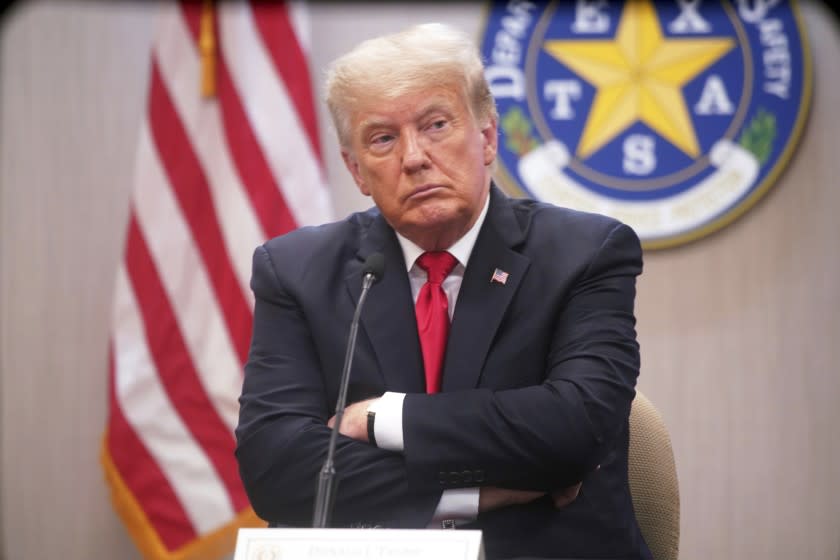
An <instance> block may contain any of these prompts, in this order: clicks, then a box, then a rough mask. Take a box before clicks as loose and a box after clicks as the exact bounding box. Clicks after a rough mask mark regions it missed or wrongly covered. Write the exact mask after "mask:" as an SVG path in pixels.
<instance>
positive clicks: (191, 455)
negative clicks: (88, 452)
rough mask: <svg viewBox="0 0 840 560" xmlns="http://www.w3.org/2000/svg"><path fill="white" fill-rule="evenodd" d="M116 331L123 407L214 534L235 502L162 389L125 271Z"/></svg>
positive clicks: (197, 523) (185, 501)
mask: <svg viewBox="0 0 840 560" xmlns="http://www.w3.org/2000/svg"><path fill="white" fill-rule="evenodd" d="M114 325H115V327H114V333H113V340H114V350H115V352H114V360H115V363H114V369H115V371H114V373H115V375H114V377H115V390H116V399H117V402H118V406H119V408H120V409H121V410H122V412H123V415H124V416H125V418H126V420H127V421H128V423H129V424H130V425H131V426H132V427H133V428H134V430H135V432H136V433H137V436H138V437H139V438H140V439H141V441H142V442H143V444H144V445H145V446H146V448H147V449H148V451H149V453H150V454H151V456H152V457H153V458H154V459H155V462H156V463H157V464H158V466H159V467H160V469H161V471H162V472H163V474H164V475H165V476H166V478H167V480H169V482H170V484H171V486H172V489H173V491H174V492H175V494H176V495H177V496H178V500H179V501H180V502H181V505H182V506H183V508H184V511H186V513H187V516H188V517H189V519H190V521H191V522H192V524H193V526H194V527H195V529H196V530H197V531H198V532H199V533H203V532H209V531H212V530H214V529H216V528H218V527H219V526H221V525H223V524H224V523H226V522H228V521H229V520H230V519H231V518H232V517H233V516H234V512H233V507H232V505H231V502H230V498H229V497H228V493H227V490H226V489H225V487H224V485H223V484H222V481H221V480H220V479H219V477H218V476H217V474H216V471H215V470H214V468H213V465H212V464H211V463H210V461H209V460H208V459H207V456H206V455H205V454H204V452H203V450H202V449H201V447H200V446H199V445H197V444H196V442H195V440H194V439H193V438H192V435H191V434H190V433H189V431H188V430H187V428H186V426H185V425H184V423H183V422H182V421H181V418H180V417H179V416H178V414H177V413H176V412H175V410H174V409H173V407H172V403H171V402H170V400H169V397H168V395H167V394H166V391H165V390H164V388H163V386H162V385H161V383H160V379H159V378H158V373H157V371H156V369H155V366H154V362H153V360H152V359H151V356H150V354H149V349H148V346H147V344H146V338H145V333H144V328H143V319H142V315H141V314H140V311H139V309H138V307H137V301H136V299H135V297H134V292H133V290H132V288H131V284H130V282H129V280H128V275H127V272H126V269H125V267H123V266H120V268H119V271H118V273H117V288H116V294H115V305H114Z"/></svg>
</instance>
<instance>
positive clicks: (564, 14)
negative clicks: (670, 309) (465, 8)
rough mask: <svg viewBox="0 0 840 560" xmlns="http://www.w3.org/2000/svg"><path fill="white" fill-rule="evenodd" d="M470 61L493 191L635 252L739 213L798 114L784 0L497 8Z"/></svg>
mask: <svg viewBox="0 0 840 560" xmlns="http://www.w3.org/2000/svg"><path fill="white" fill-rule="evenodd" d="M481 51H482V55H483V56H484V58H485V60H486V63H487V68H486V75H487V78H488V81H489V82H490V86H491V89H492V91H493V95H494V96H495V98H496V103H497V106H498V109H499V131H500V137H499V158H498V159H499V163H500V167H499V170H498V172H497V179H498V182H499V183H500V185H501V186H502V187H503V188H504V189H505V190H506V191H508V192H509V193H511V194H513V195H529V196H531V197H534V198H537V199H539V200H544V201H547V202H552V203H554V204H558V205H561V206H568V207H571V208H577V209H580V210H587V211H592V212H598V213H601V214H607V215H610V216H613V217H615V218H617V219H619V220H622V221H624V222H625V223H627V224H629V225H631V226H632V227H633V228H634V229H635V230H636V232H637V233H638V235H639V237H640V238H641V240H642V244H643V245H644V246H645V248H651V249H656V248H662V247H671V246H675V245H678V244H681V243H684V242H687V241H690V240H694V239H698V238H700V237H702V236H704V235H706V234H708V233H710V232H712V231H715V230H717V229H719V228H721V227H723V226H724V225H726V224H728V223H730V222H731V221H732V220H734V219H735V218H736V217H738V216H739V215H741V214H742V213H743V212H745V211H746V210H747V209H748V208H749V207H750V206H752V205H753V204H754V203H755V202H756V201H757V200H758V199H759V198H760V197H761V196H762V195H763V194H764V193H765V192H766V191H767V190H768V189H769V188H770V186H771V185H772V184H773V182H774V181H775V180H776V178H777V177H778V175H779V173H780V172H781V170H782V169H783V168H784V166H785V165H786V164H787V162H788V160H789V159H790V157H791V153H792V152H793V149H794V147H795V145H796V143H797V141H798V139H799V137H800V135H801V133H802V129H803V126H804V123H805V120H806V116H807V114H808V108H809V105H810V97H811V80H812V78H811V62H810V54H809V51H808V46H807V42H806V38H805V34H804V28H803V24H802V21H801V16H800V15H799V12H798V7H797V6H796V5H795V3H794V0H738V1H737V2H735V3H730V2H727V1H726V0H720V1H707V2H702V1H701V0H671V1H667V2H666V1H662V2H658V1H657V2H654V1H652V0H626V1H624V2H608V1H606V0H577V1H568V2H551V3H538V2H525V1H516V0H513V1H508V2H499V3H493V4H491V5H490V8H489V10H488V14H487V23H486V26H485V29H484V33H483V36H482V38H481Z"/></svg>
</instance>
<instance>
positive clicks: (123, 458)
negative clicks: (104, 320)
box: [107, 348, 197, 550]
mask: <svg viewBox="0 0 840 560" xmlns="http://www.w3.org/2000/svg"><path fill="white" fill-rule="evenodd" d="M109 359H110V364H109V372H110V373H109V377H110V383H109V388H108V401H109V405H110V412H111V415H110V418H109V419H108V434H107V446H108V454H109V455H110V457H111V461H112V462H113V463H114V466H115V467H116V469H117V471H119V474H120V478H121V479H122V480H123V483H124V484H125V485H126V486H127V487H128V488H129V489H130V491H131V493H132V494H133V495H134V497H135V499H136V500H137V501H138V502H139V503H141V504H142V505H143V512H144V513H145V515H146V516H147V518H148V519H149V523H151V525H152V526H153V527H154V529H155V532H156V533H157V534H158V536H159V537H160V539H161V541H162V542H163V544H164V546H166V548H167V549H169V550H175V549H177V548H179V547H181V546H183V545H184V544H186V543H188V542H190V541H191V540H193V539H194V538H196V536H197V535H196V532H195V529H194V527H193V525H192V523H191V522H190V520H189V517H188V516H187V512H186V511H185V510H184V508H183V507H182V506H181V502H180V501H179V500H178V497H177V496H176V495H175V492H174V490H173V489H172V486H171V485H170V484H169V481H168V480H167V479H166V476H165V475H164V474H163V471H161V470H160V467H159V466H158V464H157V462H156V461H155V459H154V458H153V457H152V455H151V454H150V453H149V451H148V450H147V449H146V446H145V445H143V442H142V441H140V438H139V437H137V433H136V432H135V431H134V428H132V427H131V425H130V424H129V423H128V421H127V420H126V418H125V416H123V413H122V409H121V408H120V403H119V402H118V401H117V395H116V392H115V389H114V386H115V377H114V376H115V375H116V374H117V372H116V371H115V370H114V367H115V366H114V356H113V348H111V351H110V355H109Z"/></svg>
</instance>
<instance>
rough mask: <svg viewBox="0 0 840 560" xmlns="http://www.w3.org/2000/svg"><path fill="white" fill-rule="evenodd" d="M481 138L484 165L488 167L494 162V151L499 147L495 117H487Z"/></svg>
mask: <svg viewBox="0 0 840 560" xmlns="http://www.w3.org/2000/svg"><path fill="white" fill-rule="evenodd" d="M481 136H483V137H484V165H490V164H491V163H493V162H494V161H495V160H496V151H497V150H498V147H499V133H498V130H497V129H496V119H495V117H489V118H488V119H487V122H486V123H485V124H484V126H483V127H482V129H481Z"/></svg>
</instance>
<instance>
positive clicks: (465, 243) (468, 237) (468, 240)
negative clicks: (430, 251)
mask: <svg viewBox="0 0 840 560" xmlns="http://www.w3.org/2000/svg"><path fill="white" fill-rule="evenodd" d="M489 206H490V193H489V192H488V193H487V198H486V199H485V200H484V208H482V209H481V214H479V215H478V219H477V220H476V221H475V223H474V224H473V226H472V227H471V228H470V229H469V231H467V233H465V234H464V235H463V236H461V239H459V240H458V241H456V242H455V243H454V244H453V245H452V246H451V247H449V248H448V249H447V251H449V253H450V254H451V255H452V256H453V257H455V258H456V259H457V260H458V263H460V264H461V266H463V267H464V268H466V267H467V261H468V260H469V259H470V254H471V253H472V250H473V247H474V246H475V242H476V239H478V232H479V231H481V226H482V224H484V219H485V218H486V217H487V208H488V207H489ZM394 232H395V233H396V234H397V239H398V240H399V242H400V247H402V253H403V257H404V258H405V268H406V270H411V267H412V266H414V261H416V260H417V258H418V257H419V256H420V255H422V254H423V253H425V251H424V250H423V249H421V248H420V247H419V246H418V245H417V244H416V243H414V242H413V241H411V240H410V239H408V238H407V237H404V236H402V235H401V234H400V232H398V231H396V230H395V231H394Z"/></svg>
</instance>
